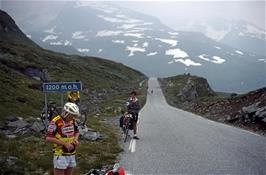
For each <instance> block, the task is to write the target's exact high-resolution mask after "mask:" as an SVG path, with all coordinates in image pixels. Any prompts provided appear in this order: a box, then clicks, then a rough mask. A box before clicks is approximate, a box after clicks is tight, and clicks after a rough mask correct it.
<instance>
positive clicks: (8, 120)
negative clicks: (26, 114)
mask: <svg viewBox="0 0 266 175" xmlns="http://www.w3.org/2000/svg"><path fill="white" fill-rule="evenodd" d="M17 120H19V118H18V117H17V116H14V115H9V116H7V117H6V121H7V122H14V121H17Z"/></svg>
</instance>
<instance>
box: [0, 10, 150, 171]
mask: <svg viewBox="0 0 266 175" xmlns="http://www.w3.org/2000/svg"><path fill="white" fill-rule="evenodd" d="M0 74H1V76H0V84H1V88H0V93H1V94H2V97H1V99H0V103H1V105H0V111H1V113H0V140H1V143H2V144H1V145H0V150H2V151H1V153H0V174H52V169H53V165H52V159H51V156H52V152H51V145H50V144H49V143H47V142H46V141H45V139H44V134H43V133H40V132H38V131H36V130H34V129H33V127H34V126H35V128H36V127H37V128H38V130H39V131H40V130H41V128H42V127H43V124H42V122H41V119H40V114H41V112H42V110H43V107H44V97H45V95H44V93H43V92H42V83H43V82H47V81H48V82H58V81H59V82H65V81H67V82H69V81H71V82H73V81H76V80H80V81H81V82H82V88H83V90H82V92H81V105H82V106H84V107H85V109H86V113H87V114H88V116H87V117H88V121H87V123H86V124H87V126H89V127H90V130H94V132H93V133H95V134H97V133H98V135H99V134H101V135H102V136H103V137H101V138H102V140H101V141H89V140H86V139H85V137H82V134H81V136H80V140H82V141H81V142H82V144H80V145H79V148H78V155H79V168H78V169H76V170H75V172H76V173H78V174H85V173H86V172H87V171H88V170H89V169H91V168H97V167H101V166H103V165H107V164H110V163H111V162H114V161H115V160H116V159H117V156H118V154H119V153H120V152H121V151H122V149H121V147H120V145H119V135H118V134H117V131H116V130H115V129H114V128H115V127H114V126H113V127H110V126H111V125H114V123H113V124H110V123H104V122H102V121H106V120H107V119H108V120H111V119H110V117H111V116H118V115H120V110H121V109H123V108H124V102H125V101H126V99H127V98H128V96H129V92H130V91H131V90H132V89H136V90H137V91H138V93H139V98H140V100H141V101H142V102H143V103H142V104H143V105H144V103H145V96H146V85H145V84H146V83H145V82H144V81H145V80H146V77H145V76H144V75H143V74H142V73H140V72H138V71H136V70H133V69H131V68H129V67H127V66H125V65H123V64H121V63H115V62H113V61H109V60H105V59H101V58H96V57H81V56H77V55H65V54H59V53H56V52H52V51H49V50H44V49H42V48H41V47H39V46H38V45H36V44H35V43H34V42H32V41H31V40H30V39H29V38H27V37H26V35H25V34H23V32H22V31H21V30H20V29H19V28H18V26H17V25H16V23H15V22H14V20H13V19H12V18H11V17H10V16H9V15H8V14H7V13H6V12H4V11H2V10H0ZM140 84H141V85H140ZM63 95H64V96H63V97H64V100H65V101H66V95H65V94H63ZM47 98H48V100H49V101H50V100H54V101H55V102H56V104H57V107H59V104H60V99H61V98H60V94H53V93H48V94H47ZM59 109H61V108H59ZM58 112H60V111H58ZM112 120H114V119H112ZM115 124H116V123H115ZM91 128H93V129H91ZM86 129H88V128H86ZM83 132H84V130H83ZM85 132H86V131H85ZM17 145H20V146H17ZM91 157H94V158H93V159H91ZM21 160H24V161H21Z"/></svg>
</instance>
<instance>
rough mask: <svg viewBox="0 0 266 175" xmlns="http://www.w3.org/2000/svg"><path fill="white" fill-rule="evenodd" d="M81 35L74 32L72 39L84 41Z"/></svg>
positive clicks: (78, 32) (79, 32)
mask: <svg viewBox="0 0 266 175" xmlns="http://www.w3.org/2000/svg"><path fill="white" fill-rule="evenodd" d="M82 33H83V32H81V31H76V32H74V33H72V38H73V39H84V38H85V36H84V35H82Z"/></svg>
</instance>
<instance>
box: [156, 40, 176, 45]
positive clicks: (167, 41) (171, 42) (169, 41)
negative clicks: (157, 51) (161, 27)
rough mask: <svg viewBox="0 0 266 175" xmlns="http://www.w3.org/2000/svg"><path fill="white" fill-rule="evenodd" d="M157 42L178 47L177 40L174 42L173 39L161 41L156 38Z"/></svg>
mask: <svg viewBox="0 0 266 175" xmlns="http://www.w3.org/2000/svg"><path fill="white" fill-rule="evenodd" d="M155 40H159V41H161V42H163V43H167V44H170V45H171V47H174V46H176V45H177V40H172V39H161V38H155Z"/></svg>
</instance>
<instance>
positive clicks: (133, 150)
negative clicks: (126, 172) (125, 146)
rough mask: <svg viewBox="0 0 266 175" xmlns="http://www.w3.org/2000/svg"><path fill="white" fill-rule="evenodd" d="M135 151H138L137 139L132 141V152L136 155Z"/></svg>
mask: <svg viewBox="0 0 266 175" xmlns="http://www.w3.org/2000/svg"><path fill="white" fill-rule="evenodd" d="M135 151H136V139H132V147H131V152H132V153H134V152H135Z"/></svg>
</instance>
